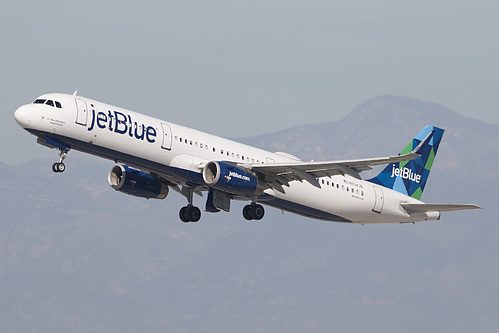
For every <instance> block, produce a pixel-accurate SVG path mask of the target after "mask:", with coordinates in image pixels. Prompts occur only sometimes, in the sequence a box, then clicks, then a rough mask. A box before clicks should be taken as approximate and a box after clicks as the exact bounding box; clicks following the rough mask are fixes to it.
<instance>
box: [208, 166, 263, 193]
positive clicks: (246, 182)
mask: <svg viewBox="0 0 499 333" xmlns="http://www.w3.org/2000/svg"><path fill="white" fill-rule="evenodd" d="M203 180H204V182H205V183H206V184H207V185H208V186H211V187H213V188H215V189H217V190H220V191H223V192H228V193H232V194H239V195H260V194H262V193H263V190H264V184H263V182H261V181H260V180H259V179H258V177H257V176H256V175H255V174H254V173H253V172H251V171H250V170H245V169H241V168H238V167H237V166H235V165H232V164H229V163H225V162H216V161H211V162H208V163H207V164H206V165H205V167H204V169H203Z"/></svg>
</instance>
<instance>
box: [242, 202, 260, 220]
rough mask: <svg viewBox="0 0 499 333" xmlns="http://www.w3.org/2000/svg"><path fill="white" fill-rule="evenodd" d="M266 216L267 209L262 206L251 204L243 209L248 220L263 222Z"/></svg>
mask: <svg viewBox="0 0 499 333" xmlns="http://www.w3.org/2000/svg"><path fill="white" fill-rule="evenodd" d="M264 215H265V209H263V206H262V205H258V204H251V205H246V206H244V208H243V216H244V218H245V219H246V220H261V219H262V218H263V216H264Z"/></svg>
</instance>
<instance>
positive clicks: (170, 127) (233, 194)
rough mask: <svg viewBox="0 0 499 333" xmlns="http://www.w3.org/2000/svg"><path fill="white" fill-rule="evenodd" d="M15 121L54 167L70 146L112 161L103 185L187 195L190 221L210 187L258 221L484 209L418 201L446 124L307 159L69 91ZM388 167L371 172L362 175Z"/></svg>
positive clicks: (372, 218) (405, 217)
mask: <svg viewBox="0 0 499 333" xmlns="http://www.w3.org/2000/svg"><path fill="white" fill-rule="evenodd" d="M14 116H15V119H16V121H17V123H18V124H19V125H20V126H21V127H22V128H24V129H25V130H26V131H28V132H29V133H31V134H33V135H35V136H36V137H37V143H39V144H41V145H43V146H46V147H49V148H55V149H57V150H58V151H59V161H58V162H55V163H54V164H53V165H52V170H53V171H54V172H56V173H61V172H63V171H64V170H65V169H66V166H65V164H64V163H63V161H64V160H65V158H66V157H67V154H68V152H69V151H70V150H77V151H81V152H84V153H88V154H92V155H96V156H99V157H102V158H105V159H108V160H112V161H114V162H115V163H116V165H115V166H113V167H112V168H111V170H110V172H109V175H108V182H109V184H110V186H111V187H112V188H113V189H115V190H117V191H120V192H123V193H126V194H129V195H132V196H136V197H141V198H146V199H153V198H154V199H164V198H166V196H167V195H168V194H169V190H170V189H172V190H174V191H176V192H179V193H180V194H181V195H183V196H184V197H185V198H186V199H187V205H186V206H184V207H182V208H181V209H180V212H179V217H180V220H181V221H183V222H197V221H199V220H200V218H201V210H200V209H199V208H198V207H196V206H194V204H193V201H194V200H193V198H194V194H196V195H200V196H203V192H204V193H207V197H206V202H205V211H206V212H210V213H216V212H220V211H226V212H229V211H230V206H231V201H232V200H243V201H247V202H249V204H247V205H246V206H244V209H243V212H242V213H243V216H244V218H245V219H246V220H261V219H262V218H263V217H264V214H265V209H264V207H263V206H262V205H266V206H270V207H275V208H277V209H280V210H282V211H287V212H292V213H295V214H299V215H302V216H306V217H309V218H313V219H318V220H323V221H332V222H347V223H360V224H365V223H414V222H419V221H430V220H439V219H440V212H443V211H453V210H462V209H475V208H481V207H480V206H477V205H473V204H426V203H423V202H422V201H420V199H421V196H422V194H423V191H424V189H425V187H426V184H427V181H428V176H429V174H430V170H431V168H432V165H433V162H434V159H435V155H436V154H437V151H438V147H439V145H440V141H441V140H442V136H443V133H444V130H443V129H441V128H438V127H436V126H426V127H424V128H423V130H422V131H421V132H420V133H419V134H417V135H416V136H415V137H414V138H413V139H412V140H411V141H410V142H409V144H408V145H407V146H406V147H405V148H404V149H403V150H402V151H401V152H400V154H398V155H393V156H388V157H381V158H365V159H354V160H340V161H325V162H314V161H312V162H304V161H302V160H300V159H299V158H297V157H296V156H293V155H291V154H288V153H282V152H276V153H272V152H268V151H265V150H262V149H259V148H255V147H251V146H248V145H245V144H241V143H238V142H235V141H232V140H228V139H225V138H221V137H218V136H215V135H211V134H207V133H203V132H200V131H197V130H194V129H191V128H188V127H184V126H181V125H177V124H174V123H171V122H168V121H165V120H161V119H156V118H152V117H149V116H147V115H143V114H140V113H137V112H133V111H130V110H127V109H123V108H120V107H117V106H112V105H108V104H105V103H101V102H98V101H95V100H92V99H90V98H85V97H81V96H79V95H77V92H76V91H75V93H74V94H62V93H50V94H44V95H42V96H40V97H38V98H36V99H35V100H34V101H33V102H32V103H30V104H26V105H22V106H21V107H19V108H18V109H17V110H16V111H15V114H14ZM378 165H386V167H385V168H384V169H383V170H382V171H381V172H380V173H379V174H378V175H377V176H375V177H374V178H371V179H362V178H361V176H360V173H361V172H362V171H366V170H371V169H372V167H373V166H378Z"/></svg>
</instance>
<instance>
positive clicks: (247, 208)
mask: <svg viewBox="0 0 499 333" xmlns="http://www.w3.org/2000/svg"><path fill="white" fill-rule="evenodd" d="M250 209H251V206H250V205H246V206H244V208H243V217H244V218H245V219H246V220H248V221H249V220H252V219H253V218H252V217H251V215H250Z"/></svg>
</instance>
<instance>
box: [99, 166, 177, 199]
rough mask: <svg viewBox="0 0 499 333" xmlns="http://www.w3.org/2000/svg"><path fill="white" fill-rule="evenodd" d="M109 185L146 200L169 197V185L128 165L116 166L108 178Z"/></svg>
mask: <svg viewBox="0 0 499 333" xmlns="http://www.w3.org/2000/svg"><path fill="white" fill-rule="evenodd" d="M107 179H108V181H109V185H111V187H112V188H114V189H115V190H116V191H120V192H123V193H126V194H129V195H133V196H136V197H140V198H146V199H164V198H166V196H167V195H168V191H169V190H168V185H166V184H163V183H162V182H160V181H159V180H157V179H155V178H154V177H153V176H151V175H150V174H148V173H147V172H144V171H140V170H137V169H133V168H131V167H129V166H127V165H115V166H114V167H113V168H112V169H111V171H110V172H109V175H108V177H107Z"/></svg>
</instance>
